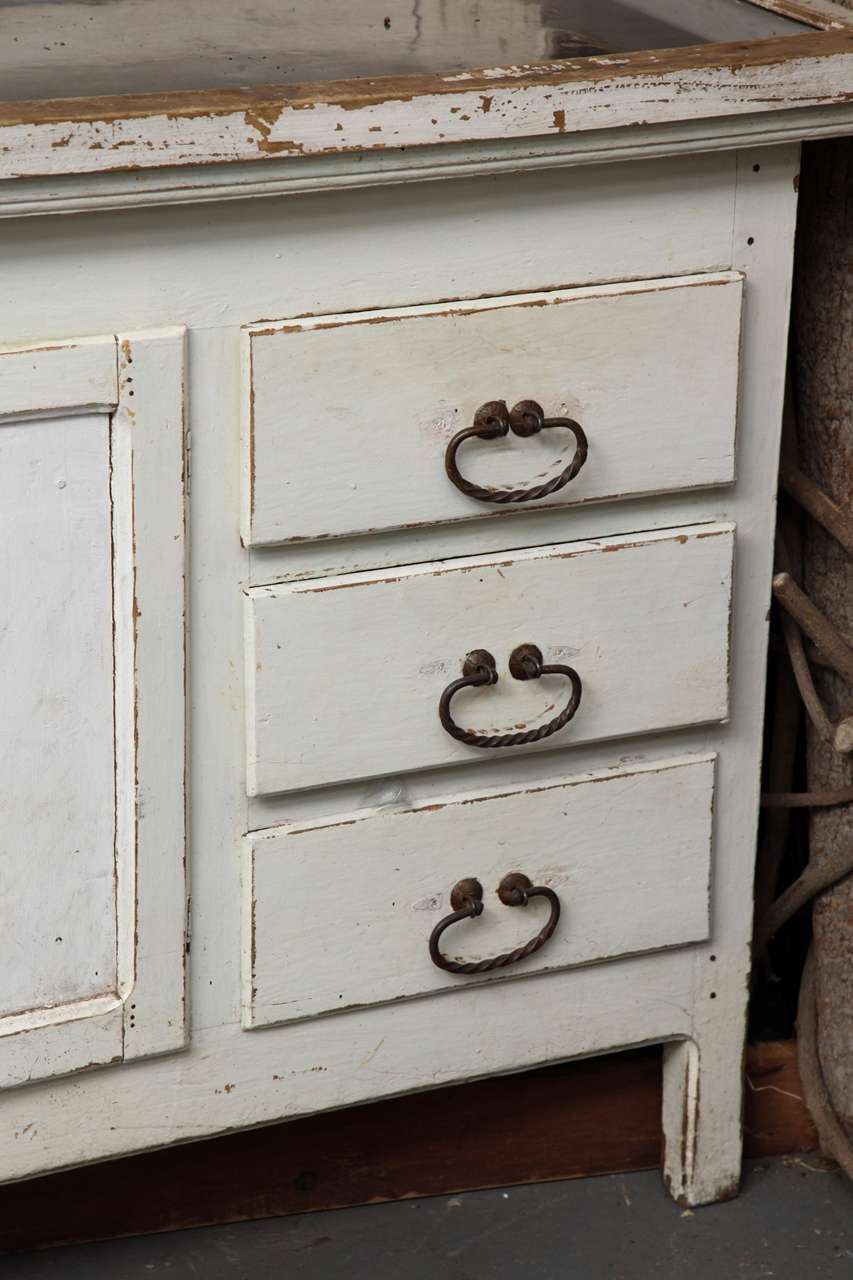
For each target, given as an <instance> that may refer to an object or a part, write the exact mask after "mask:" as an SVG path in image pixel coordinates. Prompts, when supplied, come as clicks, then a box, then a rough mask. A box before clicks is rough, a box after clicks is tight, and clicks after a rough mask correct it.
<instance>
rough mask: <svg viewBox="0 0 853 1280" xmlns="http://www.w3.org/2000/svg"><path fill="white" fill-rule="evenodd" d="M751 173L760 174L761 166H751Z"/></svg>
mask: <svg viewBox="0 0 853 1280" xmlns="http://www.w3.org/2000/svg"><path fill="white" fill-rule="evenodd" d="M752 172H753V173H760V172H761V165H760V164H754V165H753V166H752Z"/></svg>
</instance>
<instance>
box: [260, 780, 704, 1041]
mask: <svg viewBox="0 0 853 1280" xmlns="http://www.w3.org/2000/svg"><path fill="white" fill-rule="evenodd" d="M713 786H714V761H713V757H710V756H709V757H704V756H703V757H689V758H683V759H680V760H676V761H673V760H668V761H664V762H657V763H655V764H654V765H647V766H645V767H643V768H639V769H632V770H619V771H612V772H607V773H601V774H587V775H585V776H584V777H582V778H577V779H568V780H565V781H561V782H559V783H551V784H549V785H545V786H541V787H536V788H533V789H532V790H528V789H520V790H517V791H511V792H509V793H506V792H503V793H497V792H495V791H484V792H475V793H470V794H467V795H464V796H461V797H459V798H458V799H454V800H452V801H450V802H448V803H446V804H441V803H438V804H436V803H431V804H426V805H423V806H420V807H418V808H415V809H409V810H407V811H406V812H403V813H400V812H397V813H377V812H376V811H375V810H374V811H372V812H368V813H367V814H363V813H362V814H354V815H350V817H349V818H348V819H346V820H343V821H342V820H341V819H336V820H335V821H333V822H328V823H317V824H312V825H308V826H306V825H299V826H294V827H291V828H287V829H282V830H279V831H276V832H273V833H266V834H262V835H255V836H249V837H248V838H247V841H246V859H247V865H246V869H245V870H246V874H245V881H244V892H245V902H244V908H245V911H244V919H245V928H246V935H245V939H244V941H245V946H244V955H245V971H244V990H245V998H244V1022H245V1024H246V1025H248V1026H256V1027H257V1026H269V1025H271V1024H273V1023H280V1022H289V1021H293V1020H295V1019H299V1018H306V1017H310V1016H311V1015H313V1014H319V1013H328V1012H332V1011H340V1010H342V1009H347V1008H352V1007H353V1006H363V1005H372V1004H381V1003H383V1002H386V1001H389V1000H399V999H400V998H405V997H409V996H418V995H424V994H427V993H429V992H434V991H442V990H446V989H448V988H451V989H452V988H454V987H459V986H467V985H470V984H471V983H476V982H483V981H487V982H489V981H494V980H495V979H496V978H499V977H510V976H519V975H522V974H531V973H541V972H543V971H544V970H548V969H562V968H566V967H567V966H569V965H577V964H588V963H590V962H592V961H596V960H605V959H608V958H609V957H613V956H620V955H628V954H631V953H637V952H642V951H654V950H659V949H661V948H663V947H672V946H679V945H682V944H684V943H689V942H696V941H698V940H700V939H702V938H706V937H707V936H708V927H709V910H708V895H709V873H710V849H711V810H712V799H713ZM519 870H520V871H523V872H524V873H525V874H526V875H527V876H529V877H530V879H531V880H532V881H533V882H534V884H537V885H542V884H544V885H547V886H549V887H550V888H552V889H553V890H555V892H556V893H557V895H558V897H559V899H560V905H561V914H560V919H559V922H558V924H557V928H556V930H555V932H554V934H553V936H552V937H551V938H550V939H549V940H548V941H547V942H546V943H545V945H544V946H543V947H542V949H541V950H540V951H537V952H536V953H535V954H533V955H531V956H529V957H528V958H527V959H525V960H522V961H520V962H517V963H516V964H514V965H512V966H510V967H508V968H506V969H503V970H502V971H500V972H498V973H494V972H493V973H490V974H477V975H457V974H449V973H446V972H444V971H443V970H441V969H438V968H437V967H436V966H435V965H433V964H432V962H431V960H430V958H429V955H428V951H427V942H428V939H429V935H430V933H431V931H432V929H433V927H434V926H435V924H436V923H437V922H438V921H439V920H440V919H441V918H442V917H443V916H445V915H447V914H448V913H449V912H450V911H451V910H452V907H451V905H450V902H449V898H450V890H451V888H452V886H453V885H454V884H455V883H456V881H457V880H460V879H463V878H465V877H476V878H477V879H478V880H479V881H480V882H481V884H482V886H483V889H484V903H485V909H484V911H483V914H482V915H481V916H480V918H479V919H478V920H465V921H462V922H460V923H458V924H455V925H453V926H452V927H451V929H449V930H448V931H447V933H446V934H445V935H444V937H443V938H442V942H441V949H442V952H443V953H444V954H445V955H448V956H450V957H452V958H457V957H461V958H462V959H464V960H465V961H468V960H473V961H478V960H482V959H485V958H487V957H491V956H494V955H498V954H500V953H501V952H504V951H508V950H511V949H514V948H515V947H518V946H521V945H522V944H523V943H525V942H526V941H527V940H528V939H529V938H531V937H533V936H534V935H535V934H536V933H537V931H538V930H539V929H540V928H541V926H542V925H543V924H544V922H545V920H546V919H547V917H548V907H547V904H546V903H545V902H544V901H543V900H541V899H538V900H537V899H531V901H530V903H529V904H528V906H527V907H526V908H515V909H510V908H508V907H504V906H502V905H501V903H500V901H499V900H498V898H497V896H496V893H495V890H496V889H497V886H498V884H499V883H500V881H501V879H502V878H503V876H504V875H506V873H507V872H509V871H519ZM435 1016H439V1017H440V1016H441V1014H440V1011H437V1012H436V1015H435Z"/></svg>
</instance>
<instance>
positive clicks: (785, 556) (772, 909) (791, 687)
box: [754, 406, 853, 1178]
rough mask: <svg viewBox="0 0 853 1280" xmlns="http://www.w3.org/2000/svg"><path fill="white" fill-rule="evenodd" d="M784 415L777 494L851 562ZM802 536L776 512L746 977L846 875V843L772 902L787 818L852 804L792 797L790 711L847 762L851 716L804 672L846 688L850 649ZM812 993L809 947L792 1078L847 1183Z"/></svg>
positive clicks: (849, 524) (849, 1159) (852, 862)
mask: <svg viewBox="0 0 853 1280" xmlns="http://www.w3.org/2000/svg"><path fill="white" fill-rule="evenodd" d="M792 414H793V410H792V409H791V408H790V406H789V408H788V410H787V411H786V429H785V441H786V444H785V447H784V452H783V460H782V464H781V467H780V473H779V483H780V489H781V490H782V492H783V493H784V494H786V495H787V496H788V497H789V498H790V499H792V500H793V503H794V504H796V507H795V508H794V510H797V509H799V511H800V512H804V513H805V514H806V516H807V517H808V518H810V519H812V520H814V521H817V523H818V524H819V525H820V526H822V528H823V529H824V530H826V532H827V533H829V534H830V535H831V537H832V538H834V539H835V541H836V542H837V543H838V545H839V546H840V547H842V548H843V549H844V551H845V552H846V553H847V555H849V556H850V557H853V520H851V518H850V516H849V515H848V514H847V513H846V512H844V511H843V510H842V509H841V508H840V507H839V506H838V505H837V504H836V503H835V502H834V501H833V500H832V498H830V497H829V495H828V494H826V493H825V492H824V491H823V489H821V488H820V486H819V485H817V484H816V483H815V482H814V481H813V480H812V479H810V477H809V476H807V475H806V474H805V473H804V472H803V471H802V470H801V469H800V467H799V466H798V465H797V462H796V461H795V460H793V457H792V455H794V454H795V450H796V445H795V443H794V442H795V441H796V424H795V423H794V422H793V419H792ZM802 559H803V557H802V531H801V524H800V521H799V520H798V519H797V518H796V516H795V515H794V514H793V512H792V510H791V508H789V507H786V506H785V505H783V504H780V514H779V521H778V527H777V538H776V558H775V574H774V578H773V596H774V599H775V601H776V603H777V605H778V620H779V624H780V628H781V633H782V638H783V640H782V643H781V645H780V647H782V648H783V651H784V652H786V653H787V658H788V662H787V663H779V664H777V668H776V676H775V688H774V695H775V699H774V717H773V730H772V734H771V738H770V743H769V750H768V757H767V760H766V771H765V778H766V785H767V787H768V790H767V791H766V792H765V793H764V794H763V795H762V806H763V808H764V809H765V810H766V811H767V812H766V813H765V815H764V822H763V828H762V840H761V845H760V848H759V857H758V870H757V880H756V926H755V939H754V953H755V971H756V973H762V972H764V973H766V972H767V970H768V967H769V962H768V958H767V948H768V946H769V944H770V942H771V941H772V940H773V938H774V937H775V936H776V934H777V933H778V931H779V930H780V929H781V928H782V926H783V925H784V924H785V923H787V921H789V920H791V919H792V918H793V917H794V916H795V915H796V914H797V913H798V912H800V911H801V910H802V909H803V908H804V907H806V906H807V905H808V904H809V903H811V902H813V900H814V899H815V898H816V897H818V895H820V894H822V893H825V892H826V891H827V890H828V889H831V888H832V887H833V886H834V885H837V884H839V883H840V882H841V881H842V880H844V879H845V878H846V877H847V876H849V875H851V874H853V843H851V844H850V846H849V847H843V846H842V847H840V848H836V849H833V850H831V851H829V852H828V853H826V852H823V851H822V853H821V856H820V857H818V856H816V854H815V850H814V849H812V850H810V854H809V859H808V862H807V864H806V866H805V868H804V870H803V871H802V872H801V873H800V875H799V876H798V877H797V878H796V879H795V880H794V881H793V883H792V884H790V885H788V886H787V887H786V888H785V889H784V890H783V891H782V892H781V893H780V894H779V895H778V896H776V888H777V884H778V880H779V872H780V865H781V859H782V854H783V850H784V848H785V843H786V840H787V837H788V825H789V819H790V814H791V811H792V810H793V809H800V808H809V809H814V808H824V807H829V806H833V805H847V804H850V803H853V786H847V787H843V788H840V789H835V790H826V791H805V792H792V791H789V790H785V789H784V788H785V787H786V786H788V785H790V779H791V777H792V774H793V771H794V755H795V751H796V741H797V726H798V722H799V715H800V712H799V708H800V706H802V707H803V708H805V713H806V715H807V717H808V720H809V722H810V725H811V728H812V731H813V733H814V734H815V735H816V736H817V738H818V739H819V740H820V741H821V742H823V743H825V744H827V745H828V746H830V747H831V749H832V750H833V751H835V752H836V753H838V754H839V755H842V756H847V757H851V755H853V716H848V717H845V718H843V719H841V720H839V721H837V722H836V723H833V721H832V719H831V717H830V716H829V714H828V713H827V711H826V708H825V706H824V705H823V702H822V700H821V698H820V696H819V693H818V690H817V689H816V687H815V682H814V678H813V668H815V667H823V668H826V669H828V670H830V671H834V672H836V673H837V675H838V676H840V677H841V678H842V679H843V680H844V681H845V682H846V683H847V684H849V685H850V686H851V687H853V647H851V646H850V645H849V644H848V642H847V640H846V639H845V638H844V636H843V635H842V634H841V633H840V632H839V631H838V629H837V628H836V627H835V626H834V624H833V623H832V622H831V621H830V620H829V618H827V617H826V615H825V614H824V613H822V612H821V611H820V609H818V608H817V606H816V605H815V604H814V602H813V601H812V600H811V599H810V597H809V596H808V594H807V593H806V591H805V590H804V589H803V586H802V582H801V579H802ZM817 1007H818V1004H817V986H816V962H815V951H814V942H812V943H811V945H810V947H809V951H808V955H807V957H806V962H805V967H804V970H803V975H802V980H801V985H800V995H799V1002H798V1009H797V1041H798V1057H799V1066H800V1076H801V1080H802V1086H803V1093H804V1096H805V1101H806V1104H807V1106H808V1108H809V1110H810V1111H811V1113H812V1116H813V1118H814V1121H815V1125H816V1127H817V1130H818V1135H819V1137H820V1142H821V1147H822V1149H823V1151H824V1152H825V1153H826V1154H827V1155H828V1156H831V1157H832V1159H834V1160H835V1161H836V1162H837V1163H838V1165H839V1166H840V1167H841V1168H842V1169H843V1170H844V1172H845V1173H846V1174H847V1175H848V1177H851V1178H853V1143H852V1142H851V1140H850V1137H849V1136H848V1133H847V1130H846V1129H845V1127H844V1125H843V1124H842V1122H841V1120H840V1119H839V1117H838V1115H837V1113H836V1111H835V1109H834V1107H833V1104H832V1099H831V1097H830V1095H829V1091H828V1089H827V1085H826V1081H825V1078H824V1074H823V1070H822V1068H821V1062H820V1057H819V1053H818V1015H817Z"/></svg>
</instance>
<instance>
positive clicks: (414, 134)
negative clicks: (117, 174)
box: [0, 28, 853, 177]
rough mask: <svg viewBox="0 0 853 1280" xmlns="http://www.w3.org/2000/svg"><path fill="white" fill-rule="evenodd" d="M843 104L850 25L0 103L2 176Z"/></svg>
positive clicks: (852, 46) (852, 79) (851, 48)
mask: <svg viewBox="0 0 853 1280" xmlns="http://www.w3.org/2000/svg"><path fill="white" fill-rule="evenodd" d="M746 72H748V74H745V73H746ZM851 101H853V28H846V29H844V30H838V29H833V30H827V31H819V32H813V33H812V32H810V33H807V34H804V35H797V36H784V37H775V38H772V39H769V40H764V41H751V42H735V43H731V44H719V45H714V44H711V45H697V46H691V47H689V48H686V49H675V50H670V51H667V52H666V54H665V55H661V54H660V53H654V52H652V53H649V52H639V53H631V54H627V55H626V56H625V57H624V58H618V59H617V58H604V57H594V56H593V57H584V58H576V59H566V60H565V61H560V62H543V63H533V64H529V65H524V66H519V67H497V68H491V69H486V70H483V71H472V72H471V73H470V76H469V77H468V78H465V79H460V78H459V77H458V76H456V77H448V76H442V75H414V76H397V77H384V78H383V77H379V78H371V79H364V80H350V81H330V82H328V83H325V84H324V83H318V84H294V85H283V86H282V85H273V86H261V87H257V88H246V89H229V90H217V91H205V92H187V91H185V92H180V93H166V94H129V95H120V96H113V97H109V96H107V97H102V98H77V99H67V100H56V101H50V102H47V101H36V102H21V103H8V104H6V105H5V106H4V107H2V108H0V177H22V176H38V175H40V174H51V175H55V174H60V173H80V174H83V173H96V172H113V171H117V170H124V171H134V170H136V169H146V168H163V167H167V166H174V165H198V164H215V163H229V162H233V161H245V160H259V159H269V158H270V157H272V156H279V155H280V156H294V157H296V156H300V155H303V154H304V155H326V154H333V153H347V152H358V151H367V150H376V149H377V148H382V147H389V146H390V147H395V148H398V147H407V146H416V145H430V144H435V143H437V142H442V141H447V142H463V141H467V142H476V141H478V140H479V141H485V140H496V139H502V138H505V139H511V138H524V137H535V136H544V135H546V134H548V133H554V132H555V131H556V132H559V133H562V132H564V131H565V132H569V131H571V132H572V133H583V132H585V131H587V130H592V129H596V130H597V129H602V128H608V129H612V128H618V127H624V126H635V125H636V124H637V122H638V121H639V120H644V121H646V122H647V123H648V124H650V125H653V124H659V123H665V122H682V121H684V122H689V121H697V122H699V121H701V120H706V119H709V118H711V117H723V116H727V117H731V116H737V115H743V114H756V113H766V112H769V111H773V110H775V109H776V108H777V107H779V106H788V105H789V106H796V107H800V108H801V107H803V106H810V105H811V106H817V105H838V104H845V103H848V102H851ZM560 113H563V115H562V116H561V114H560ZM561 119H563V120H564V122H565V123H566V128H565V130H563V128H562V127H561V125H560V120H561ZM569 120H571V130H569V128H568V123H567V122H568V121H569ZM66 138H67V139H68V141H67V143H66V142H65V141H64V140H65V139H66Z"/></svg>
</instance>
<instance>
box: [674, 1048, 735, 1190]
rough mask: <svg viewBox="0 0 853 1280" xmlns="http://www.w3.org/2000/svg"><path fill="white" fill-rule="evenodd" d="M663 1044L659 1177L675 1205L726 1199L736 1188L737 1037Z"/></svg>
mask: <svg viewBox="0 0 853 1280" xmlns="http://www.w3.org/2000/svg"><path fill="white" fill-rule="evenodd" d="M720 1032H721V1034H720V1036H719V1040H718V1039H717V1038H716V1037H715V1038H714V1040H713V1041H709V1040H707V1039H706V1040H705V1042H704V1044H703V1045H700V1044H699V1043H697V1042H696V1041H695V1040H680V1041H677V1042H675V1043H673V1044H668V1045H665V1046H664V1058H663V1132H664V1155H663V1176H664V1183H665V1185H666V1188H667V1190H668V1191H669V1193H670V1195H671V1196H672V1197H673V1199H674V1200H676V1201H677V1203H678V1204H682V1205H685V1206H689V1207H693V1206H696V1205H702V1204H713V1203H714V1202H715V1201H718V1200H729V1199H731V1198H732V1197H733V1196H736V1195H737V1193H738V1190H739V1187H740V1166H741V1150H742V1136H743V1129H742V1122H741V1107H742V1090H741V1078H742V1054H743V1042H742V1038H741V1036H732V1035H731V1033H730V1031H729V1030H728V1029H727V1028H721V1029H720Z"/></svg>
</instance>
